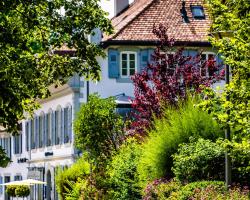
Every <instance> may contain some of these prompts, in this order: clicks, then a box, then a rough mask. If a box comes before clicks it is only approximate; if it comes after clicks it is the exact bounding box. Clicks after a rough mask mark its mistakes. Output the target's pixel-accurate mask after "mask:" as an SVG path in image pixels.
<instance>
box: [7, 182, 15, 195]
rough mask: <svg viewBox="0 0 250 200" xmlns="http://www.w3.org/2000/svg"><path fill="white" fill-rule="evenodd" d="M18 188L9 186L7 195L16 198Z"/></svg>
mask: <svg viewBox="0 0 250 200" xmlns="http://www.w3.org/2000/svg"><path fill="white" fill-rule="evenodd" d="M16 188H17V186H16V185H8V186H7V187H6V193H7V194H8V195H9V196H10V197H16V193H15V190H16Z"/></svg>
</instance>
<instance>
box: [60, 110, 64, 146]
mask: <svg viewBox="0 0 250 200" xmlns="http://www.w3.org/2000/svg"><path fill="white" fill-rule="evenodd" d="M63 141H64V109H63V108H62V109H61V135H60V144H62V143H63Z"/></svg>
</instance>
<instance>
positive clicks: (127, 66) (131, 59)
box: [121, 51, 137, 77]
mask: <svg viewBox="0 0 250 200" xmlns="http://www.w3.org/2000/svg"><path fill="white" fill-rule="evenodd" d="M136 62H137V61H136V53H135V52H130V51H126V52H121V76H122V77H129V76H132V75H134V74H135V72H136Z"/></svg>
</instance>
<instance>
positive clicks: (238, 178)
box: [218, 138, 250, 186]
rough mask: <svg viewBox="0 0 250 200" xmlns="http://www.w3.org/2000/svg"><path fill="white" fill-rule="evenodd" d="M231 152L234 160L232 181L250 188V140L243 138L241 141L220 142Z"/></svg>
mask: <svg viewBox="0 0 250 200" xmlns="http://www.w3.org/2000/svg"><path fill="white" fill-rule="evenodd" d="M218 143H219V144H220V145H221V146H222V147H223V148H224V149H227V151H228V152H230V157H231V159H232V164H233V166H232V179H233V180H234V181H235V182H237V183H240V184H241V185H248V186H250V182H249V180H250V156H249V155H250V140H249V139H248V138H242V139H241V140H239V141H235V140H233V141H227V140H226V141H218Z"/></svg>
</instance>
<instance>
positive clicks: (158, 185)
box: [143, 179, 182, 200]
mask: <svg viewBox="0 0 250 200" xmlns="http://www.w3.org/2000/svg"><path fill="white" fill-rule="evenodd" d="M181 186H182V185H181V183H180V182H178V181H176V180H174V179H173V180H170V181H165V180H161V179H157V180H155V181H153V182H152V183H150V184H148V185H147V187H146V189H145V191H144V193H145V194H144V197H143V199H144V200H150V199H157V200H165V199H166V198H168V197H169V196H170V195H171V194H172V192H177V191H178V190H180V188H181Z"/></svg>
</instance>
